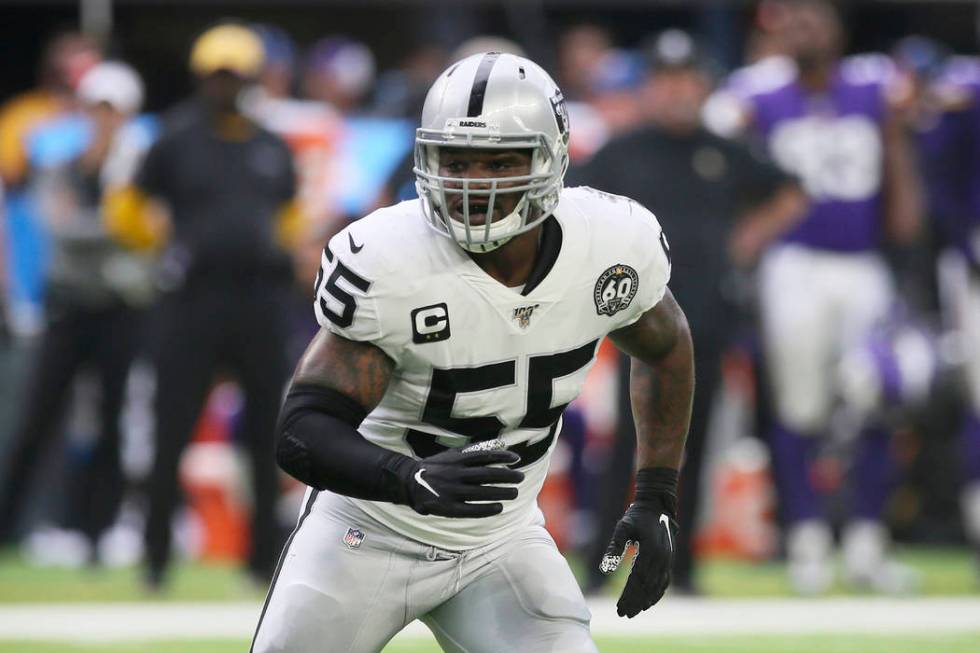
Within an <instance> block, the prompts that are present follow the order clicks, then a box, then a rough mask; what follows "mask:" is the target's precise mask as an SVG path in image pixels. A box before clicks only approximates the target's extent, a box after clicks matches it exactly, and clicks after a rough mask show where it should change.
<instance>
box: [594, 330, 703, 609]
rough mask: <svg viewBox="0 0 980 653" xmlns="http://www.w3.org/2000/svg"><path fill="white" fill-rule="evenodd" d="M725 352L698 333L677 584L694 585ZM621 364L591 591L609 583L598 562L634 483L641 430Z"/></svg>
mask: <svg viewBox="0 0 980 653" xmlns="http://www.w3.org/2000/svg"><path fill="white" fill-rule="evenodd" d="M721 352H722V349H721V344H720V343H718V342H711V341H710V340H708V339H705V338H702V339H698V338H697V337H695V344H694V370H695V372H694V374H695V388H694V405H693V408H692V411H691V429H690V431H689V432H688V435H687V444H686V446H685V448H684V463H683V466H682V468H681V478H680V488H679V495H678V506H677V513H678V514H677V520H678V522H679V526H680V531H679V533H678V536H677V542H675V546H674V569H673V581H672V582H673V584H674V586H676V587H685V588H690V587H691V586H692V583H693V579H692V575H693V569H694V558H693V550H692V535H693V530H694V526H695V522H696V519H697V507H698V502H699V501H700V498H701V497H700V487H701V469H702V463H703V462H704V448H705V443H706V440H707V436H708V425H709V424H708V422H709V420H710V418H711V407H712V403H713V401H714V397H715V394H716V393H717V391H718V388H719V386H720V383H721ZM620 362H621V365H620V388H621V392H620V401H619V403H620V408H619V416H620V417H619V425H618V427H617V429H616V437H615V439H614V441H613V444H612V451H611V452H610V457H609V460H608V462H607V465H606V469H605V470H604V472H603V480H602V487H601V488H600V504H599V514H598V519H597V521H596V524H597V529H596V539H595V540H594V541H593V543H592V546H590V547H589V550H588V554H587V557H588V580H587V589H590V590H592V591H594V590H596V589H597V588H598V587H600V586H601V585H602V584H603V583H604V577H603V576H602V574H601V573H600V572H599V563H600V562H601V561H602V556H603V554H604V553H605V550H606V545H607V544H608V543H609V539H610V538H611V537H612V532H613V528H615V526H616V522H617V521H619V518H620V517H621V516H622V515H623V510H624V509H625V507H626V503H627V501H628V500H629V495H630V488H631V487H632V481H633V464H634V463H633V461H634V459H635V455H636V430H635V428H634V425H633V418H632V411H631V409H630V402H629V358H628V357H626V356H623V357H622V359H621V361H620Z"/></svg>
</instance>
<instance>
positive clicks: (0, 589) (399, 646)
mask: <svg viewBox="0 0 980 653" xmlns="http://www.w3.org/2000/svg"><path fill="white" fill-rule="evenodd" d="M899 557H900V559H901V560H902V561H903V562H905V563H907V564H910V565H912V566H914V567H915V568H916V569H917V570H919V572H920V573H921V574H922V580H923V584H922V594H923V595H925V596H932V597H940V596H941V597H954V596H958V597H971V598H973V597H976V598H980V584H978V581H977V570H976V567H975V564H974V561H973V558H972V556H971V555H970V554H969V553H968V552H966V551H964V550H954V549H913V550H904V551H901V552H900V555H899ZM576 566H577V565H576V564H575V563H574V561H573V567H576ZM702 574H703V575H702V582H703V586H704V589H705V590H706V592H707V593H708V594H709V595H710V596H717V597H723V598H728V599H740V598H745V599H765V598H775V599H781V598H783V597H786V598H787V601H791V600H792V599H790V598H789V596H790V595H789V593H788V591H787V587H786V581H785V576H784V568H783V566H782V565H780V564H778V563H765V564H750V563H744V562H733V561H718V560H716V561H711V562H708V563H706V564H704V565H703V567H702ZM138 579H139V575H138V570H136V569H115V570H91V569H87V570H66V569H55V568H36V567H31V566H29V565H27V564H25V563H24V562H23V561H21V560H20V559H19V558H18V557H17V556H16V555H14V554H12V553H9V552H8V553H6V554H4V555H0V624H2V621H3V610H4V608H5V607H6V606H10V607H16V606H18V605H20V606H24V605H27V606H31V605H36V606H38V607H40V606H41V605H42V604H45V603H51V602H58V603H62V604H64V603H68V604H72V603H78V604H79V605H82V604H94V603H99V604H103V605H105V604H110V605H111V604H112V603H114V602H120V603H125V604H128V605H132V604H134V603H141V604H142V605H154V604H155V605H159V606H161V607H165V606H168V605H172V604H177V603H187V602H205V603H206V604H207V603H208V602H213V603H214V604H215V605H220V604H222V603H225V604H227V603H228V602H245V603H248V602H255V603H256V604H257V602H259V601H261V599H262V597H263V595H264V588H261V587H257V586H255V585H254V584H250V583H249V582H247V581H246V579H245V578H244V577H243V576H242V575H241V574H239V573H238V571H237V569H236V568H235V567H233V566H229V565H215V564H210V565H208V564H185V565H180V566H178V567H177V569H176V570H175V574H174V577H173V582H172V583H171V585H170V587H169V588H168V591H167V592H166V593H164V594H163V595H159V596H153V597H148V596H147V595H145V594H144V593H143V591H142V590H141V588H140V585H139V583H138ZM622 582H623V576H622V575H620V576H619V577H618V578H616V579H614V582H613V584H612V585H611V587H610V589H609V594H610V595H613V594H615V593H616V592H617V590H618V587H619V586H621V583H622ZM833 595H834V596H837V597H848V596H850V597H854V596H856V595H855V594H854V593H853V592H850V591H849V590H848V589H847V588H844V587H840V586H838V587H836V588H835V590H834V592H833ZM666 600H667V601H670V598H669V597H668V598H667V599H666ZM862 600H863V599H862ZM110 609H111V608H110ZM205 609H206V608H205ZM976 623H977V627H976V630H975V631H974V632H965V633H964V632H958V633H955V634H954V633H949V634H943V633H942V631H936V632H923V633H919V632H915V633H910V634H896V633H892V634H889V633H888V632H887V631H884V632H881V633H876V634H843V635H812V634H805V635H804V634H799V635H792V634H782V635H762V634H760V635H751V634H739V635H734V636H732V635H718V634H706V635H684V636H674V635H672V636H645V637H636V636H631V637H627V636H625V635H619V636H616V635H615V630H614V631H609V632H603V633H599V634H598V635H597V637H596V641H597V643H598V646H599V650H600V651H603V653H626V652H629V653H643V652H644V651H651V652H653V651H656V652H657V653H662V652H663V653H708V652H711V653H783V652H785V653H913V652H914V653H978V652H980V602H978V610H977V621H976ZM969 628H970V630H972V625H971V626H969ZM44 632H46V631H44ZM236 632H237V631H236ZM43 636H44V635H43V634H42V637H43ZM32 637H33V635H32ZM178 637H180V635H179V634H175V635H174V637H173V638H171V637H169V636H168V641H145V642H143V641H140V642H133V643H107V642H98V643H93V644H66V643H64V642H58V641H51V642H39V641H17V640H5V639H4V638H3V635H2V630H0V653H55V652H57V653H170V652H175V653H177V652H180V653H205V652H207V653H226V652H228V653H230V652H232V651H236V652H239V653H245V652H246V651H247V650H248V641H247V640H246V639H240V638H239V639H193V640H192V639H186V640H185V639H180V640H178V639H176V638H178ZM385 651H386V652H388V653H422V652H432V653H438V651H439V649H438V647H437V646H436V645H435V643H434V641H433V640H432V639H431V638H429V637H427V636H424V635H423V636H418V635H415V636H405V635H401V636H399V637H398V638H396V640H395V642H393V643H392V644H391V645H389V646H388V647H387V648H386V649H385Z"/></svg>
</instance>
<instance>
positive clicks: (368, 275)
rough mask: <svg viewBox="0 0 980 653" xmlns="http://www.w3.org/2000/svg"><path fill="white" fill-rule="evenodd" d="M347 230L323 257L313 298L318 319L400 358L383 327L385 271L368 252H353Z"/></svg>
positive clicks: (349, 337) (341, 333)
mask: <svg viewBox="0 0 980 653" xmlns="http://www.w3.org/2000/svg"><path fill="white" fill-rule="evenodd" d="M348 233H349V232H348V231H347V230H346V229H345V230H344V231H341V232H340V233H339V234H337V235H336V236H334V237H333V238H332V239H331V240H330V242H329V243H328V244H327V246H326V247H325V248H324V249H323V254H322V255H321V257H320V270H319V272H318V273H317V276H316V282H315V284H314V294H315V297H314V301H313V310H314V312H315V314H316V319H317V322H318V323H319V324H320V326H321V327H323V328H325V329H327V330H329V331H330V332H331V333H335V334H337V335H339V336H341V337H344V338H347V339H348V340H355V341H357V342H368V343H371V344H373V345H376V346H377V347H379V348H380V349H381V350H382V351H384V352H385V353H386V354H388V356H390V357H391V358H392V359H393V360H395V361H397V360H398V359H399V355H400V354H399V349H400V348H399V347H398V346H397V343H395V342H392V341H391V340H392V338H390V337H389V336H390V334H389V333H388V332H387V331H388V330H386V329H385V328H384V327H383V324H384V322H383V319H382V318H383V316H382V312H381V307H382V305H383V304H384V297H385V294H386V293H385V291H384V288H385V283H384V271H383V269H382V266H381V265H379V261H377V260H376V259H373V258H372V257H370V256H368V255H366V254H367V253H366V252H365V253H363V254H360V255H358V254H354V253H352V252H351V247H350V246H349V245H348V239H349V238H350V236H349V235H348Z"/></svg>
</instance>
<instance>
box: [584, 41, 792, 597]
mask: <svg viewBox="0 0 980 653" xmlns="http://www.w3.org/2000/svg"><path fill="white" fill-rule="evenodd" d="M647 55H648V63H649V64H650V71H649V72H650V75H649V80H648V82H647V84H646V89H645V91H644V93H645V102H644V105H645V107H646V111H647V112H648V123H647V124H646V125H644V126H643V127H641V128H639V129H637V130H635V131H633V132H631V133H629V134H626V135H624V136H623V137H621V138H618V139H615V140H613V141H611V142H610V143H609V144H607V145H606V146H605V147H604V148H603V149H601V150H600V151H599V152H598V153H597V154H596V155H595V157H594V158H593V159H592V160H591V161H590V162H589V164H588V165H586V166H585V167H584V169H582V170H581V171H580V178H581V180H582V181H584V183H587V184H589V185H591V186H595V187H597V188H601V189H603V190H606V191H609V192H611V193H616V194H620V195H627V196H629V197H633V198H635V199H636V200H637V201H638V202H640V203H642V204H643V205H644V206H647V207H649V208H650V210H651V211H653V212H654V213H655V214H656V215H657V216H658V217H659V218H660V220H661V222H662V223H663V224H664V229H665V230H666V231H667V233H669V234H670V245H671V258H672V260H673V263H674V265H675V266H676V269H677V271H678V272H682V274H675V275H674V277H673V279H672V281H671V290H672V291H673V293H674V295H675V297H677V301H678V303H680V304H681V305H682V306H684V311H685V313H686V314H687V319H688V323H689V324H690V326H691V334H692V337H693V339H694V343H695V350H694V351H695V356H694V363H695V365H694V367H695V370H696V381H697V389H698V391H697V392H696V393H695V395H694V408H693V411H692V416H691V430H690V432H689V433H688V441H687V448H686V451H685V453H686V458H685V462H684V467H683V470H682V479H681V492H680V495H679V500H680V503H679V506H678V507H679V513H678V515H679V520H678V521H679V522H680V534H679V537H678V546H677V549H676V552H675V556H674V578H673V584H674V587H675V588H676V589H680V590H685V589H686V590H694V589H695V587H694V584H693V580H694V579H693V577H692V568H693V560H692V556H691V531H692V528H693V526H694V525H695V523H696V520H695V514H694V513H695V509H696V507H697V505H698V486H699V485H700V474H701V460H702V458H703V455H702V454H703V450H704V444H705V440H706V436H707V431H708V422H709V418H710V416H711V406H712V403H713V399H714V395H715V391H716V390H717V388H718V386H719V383H720V381H721V369H720V361H721V354H722V351H723V349H724V347H725V345H726V342H727V339H728V337H729V336H730V334H731V324H732V321H731V320H730V319H726V315H725V313H726V310H727V308H728V304H727V302H726V300H725V299H724V297H723V295H722V286H723V282H724V279H725V277H726V275H727V274H728V272H729V269H730V265H729V261H732V262H735V263H738V264H741V265H748V264H750V263H751V262H752V261H753V260H754V258H755V257H756V256H757V255H758V254H759V253H760V251H761V250H762V248H763V246H764V245H765V244H767V243H768V242H769V241H771V240H772V239H774V238H775V237H777V236H778V235H779V234H781V233H782V232H784V231H786V230H787V229H788V228H789V227H790V226H792V225H793V224H794V222H795V220H796V219H798V218H799V217H802V212H803V209H804V198H803V194H802V192H801V191H800V189H799V188H798V187H797V185H796V183H795V182H794V181H793V180H792V179H791V178H790V177H788V176H787V175H785V174H784V173H782V172H780V171H779V169H778V168H776V167H775V166H774V165H772V164H769V163H767V162H765V161H762V160H760V159H758V158H756V157H755V156H753V155H752V154H751V153H750V152H749V151H748V150H747V149H746V148H745V147H744V146H743V145H740V144H738V143H734V142H730V141H726V140H723V139H721V138H720V137H718V136H715V135H713V134H711V133H709V132H708V131H706V130H705V129H704V128H703V127H702V125H701V121H700V118H699V116H700V114H701V107H702V105H703V103H704V100H705V98H706V97H707V94H708V92H709V91H710V89H711V78H710V75H709V71H708V67H707V62H706V59H705V57H704V56H702V55H701V54H700V53H699V51H698V49H697V47H696V44H695V43H694V41H693V39H691V37H690V36H689V35H687V34H686V33H684V32H682V31H680V30H668V31H666V32H664V33H663V34H661V35H659V36H658V37H657V38H656V39H655V40H654V41H653V43H652V44H651V47H650V49H649V51H648V52H647ZM623 414H624V418H623V419H622V420H621V422H622V423H623V424H624V427H626V428H628V427H627V425H628V423H629V422H630V419H629V417H628V415H629V406H628V405H625V406H624V410H623ZM623 435H624V436H625V435H630V436H631V434H623ZM632 450H633V445H632V437H618V438H617V439H616V444H615V445H614V450H613V453H612V455H611V457H610V462H609V465H608V472H607V474H606V477H607V480H606V482H605V483H604V486H605V495H606V498H605V501H606V502H608V503H609V504H610V505H608V506H606V510H605V511H603V513H602V514H603V515H605V516H606V517H608V516H609V515H610V514H612V513H614V512H615V510H613V508H618V507H620V506H622V505H623V503H624V502H625V500H626V494H627V492H628V490H629V479H630V477H631V476H630V473H629V471H630V469H631V465H632ZM608 527H609V526H608V525H600V529H601V531H600V532H603V531H605V530H606V529H607V528H608ZM600 540H601V538H600ZM603 544H604V543H603V542H601V541H597V542H596V546H595V548H594V550H593V552H592V554H591V557H592V558H593V561H594V562H597V561H598V560H599V559H600V558H601V556H602V554H603V548H602V547H601V546H600V545H603ZM594 566H595V565H591V566H590V569H592V568H593V567H594ZM601 583H602V576H600V575H598V574H597V573H595V572H594V571H593V576H592V578H591V579H590V583H589V585H590V586H591V587H590V589H593V590H594V589H596V588H597V586H598V585H600V584H601Z"/></svg>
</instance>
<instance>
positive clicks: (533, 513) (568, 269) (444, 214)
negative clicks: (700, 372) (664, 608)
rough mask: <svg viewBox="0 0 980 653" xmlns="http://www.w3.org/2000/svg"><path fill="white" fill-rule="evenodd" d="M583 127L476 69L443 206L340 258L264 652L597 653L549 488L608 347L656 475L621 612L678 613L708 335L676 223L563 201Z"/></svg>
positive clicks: (292, 399) (454, 89)
mask: <svg viewBox="0 0 980 653" xmlns="http://www.w3.org/2000/svg"><path fill="white" fill-rule="evenodd" d="M568 135H569V132H568V119H567V113H566V111H565V103H564V99H563V97H562V94H561V91H560V90H559V89H558V87H557V86H556V85H555V83H554V82H553V81H552V80H551V78H550V77H549V76H548V74H547V73H545V72H544V71H543V70H542V69H541V68H540V67H539V66H538V65H536V64H535V63H534V62H532V61H530V60H528V59H525V58H523V57H519V56H515V55H511V54H499V53H493V52H489V53H481V54H477V55H474V56H471V57H468V58H466V59H463V60H462V61H459V62H457V63H455V64H453V65H452V66H451V67H450V68H449V69H448V70H446V71H445V72H444V73H443V74H442V75H441V76H440V77H439V78H438V79H437V81H436V82H435V83H434V85H433V86H432V88H431V89H430V91H429V94H428V96H427V99H426V101H425V104H424V108H423V111H422V124H421V127H420V128H419V129H418V131H417V134H416V145H415V148H416V156H415V174H416V177H417V186H418V190H419V195H420V198H419V199H417V200H412V201H407V202H402V203H401V204H397V205H395V206H392V207H388V208H384V209H380V210H378V211H376V212H375V213H373V214H371V215H369V216H367V217H366V218H364V219H362V220H360V221H359V222H355V223H354V224H352V225H351V226H349V227H348V228H346V229H345V230H343V231H342V232H340V233H339V234H337V235H336V236H335V237H334V238H333V239H331V241H330V242H329V244H328V245H327V247H326V249H325V250H324V253H323V262H322V269H321V270H320V274H319V275H318V276H317V279H316V284H315V289H316V299H315V310H316V315H317V318H318V320H319V322H320V324H321V325H322V326H323V328H322V330H321V331H320V332H319V333H318V335H317V336H316V337H315V338H314V339H313V341H312V342H311V344H310V346H309V349H308V350H307V351H306V353H305V354H304V356H303V358H302V360H301V361H300V363H299V365H298V367H297V370H296V373H295V376H294V377H293V380H292V385H291V388H290V390H289V392H288V395H287V397H286V400H285V404H284V406H283V409H282V414H281V419H280V423H279V433H278V437H279V440H278V448H277V457H278V460H279V463H280V465H281V466H282V467H283V468H284V469H285V470H286V471H288V472H289V473H290V474H292V475H293V476H295V477H296V478H298V479H300V480H301V481H303V482H304V483H306V484H307V485H309V486H310V489H309V490H308V492H307V496H306V500H305V503H304V506H303V508H302V512H301V515H300V517H299V520H298V524H297V527H296V530H295V531H294V533H293V535H292V537H291V538H290V540H289V542H288V544H287V545H286V547H285V549H284V551H283V555H282V559H281V563H280V565H279V569H278V571H277V573H276V577H275V580H274V581H273V583H272V587H271V589H270V591H269V596H268V598H267V600H266V605H265V606H264V608H263V610H262V616H261V617H260V620H259V625H258V627H257V632H256V636H255V639H254V642H253V647H252V651H253V653H268V652H270V651H290V652H291V653H296V652H301V651H321V652H322V651H378V650H380V649H381V648H382V647H384V645H385V643H386V642H388V640H389V639H390V638H391V637H392V636H394V635H395V633H397V632H398V631H399V630H401V629H402V628H403V627H404V626H405V625H406V624H408V623H409V622H411V621H413V620H415V619H421V620H422V621H423V622H424V623H425V624H426V625H427V626H428V627H429V628H430V629H431V630H432V631H433V633H434V634H435V637H436V639H437V640H438V641H439V643H440V645H441V646H442V648H443V649H444V650H445V651H454V652H462V651H468V652H469V653H477V652H486V653H501V652H504V651H514V652H518V651H520V652H521V653H529V652H535V651H563V652H565V653H575V652H592V651H596V647H595V644H594V643H593V642H592V638H591V635H590V631H589V620H590V617H591V615H590V613H589V610H588V608H587V607H586V604H585V601H584V599H583V596H582V593H581V591H580V590H579V588H578V586H577V584H576V582H575V579H574V577H573V576H572V573H571V571H570V570H569V568H568V566H567V564H566V563H565V561H564V559H563V558H562V556H561V555H560V554H559V552H558V550H557V548H556V547H555V544H554V542H553V540H552V539H551V537H550V536H549V535H548V532H547V531H546V530H545V529H544V527H543V518H542V515H541V512H540V510H539V509H538V507H537V505H536V496H537V494H538V492H539V490H540V489H541V486H542V483H543V482H544V479H545V475H546V473H547V470H548V463H549V459H550V456H551V453H552V451H553V450H554V445H555V439H556V437H557V436H558V434H559V432H560V431H561V415H562V411H563V410H564V408H565V407H566V406H567V405H568V403H569V402H570V401H572V399H574V398H575V397H576V396H577V395H578V393H579V391H580V390H581V388H582V385H583V383H584V381H585V377H586V374H587V373H588V370H589V368H590V367H591V366H592V364H593V362H594V361H595V354H596V348H597V347H598V345H599V342H600V341H601V340H602V338H604V337H605V336H607V335H608V336H610V338H611V339H612V340H613V342H614V343H615V344H616V345H617V346H618V347H619V348H620V349H622V350H623V351H625V352H627V353H628V354H629V355H630V356H631V357H632V365H633V371H632V377H631V383H630V385H631V388H630V390H631V396H632V399H633V410H634V417H635V420H636V427H637V434H638V441H639V444H638V455H637V458H638V460H639V465H638V466H639V471H638V473H637V475H636V499H635V501H634V503H633V504H632V505H631V506H630V507H629V509H628V510H627V512H626V514H625V515H624V516H623V518H622V519H621V520H620V521H619V523H618V524H617V526H616V529H615V532H614V533H613V537H612V541H611V543H610V546H609V550H608V556H607V557H606V559H605V560H604V561H603V565H604V567H605V569H606V570H607V571H611V570H613V569H615V568H616V567H617V565H618V564H619V562H620V560H621V559H622V557H623V555H624V549H625V548H626V546H627V543H634V544H636V546H637V551H638V552H637V554H636V557H635V558H634V560H633V566H632V570H631V572H630V575H629V578H628V580H627V583H626V587H625V589H624V591H623V594H622V597H621V598H620V600H619V603H618V613H619V614H620V615H623V616H627V617H634V616H636V615H637V614H639V613H640V612H642V611H643V610H646V609H647V608H649V607H650V606H652V605H653V604H655V603H656V602H657V601H658V600H660V598H661V596H662V595H663V593H664V591H665V589H666V587H667V584H668V582H669V569H670V562H671V556H672V551H673V539H674V537H675V533H676V523H675V520H674V514H675V504H676V487H677V475H678V468H679V465H680V461H681V455H682V452H683V447H684V440H685V437H686V433H687V428H688V422H689V420H690V406H691V397H692V393H693V369H692V367H693V366H692V345H691V339H690V334H689V331H688V327H687V323H686V320H685V318H684V315H683V313H682V312H681V309H680V308H679V307H678V306H677V303H676V302H675V301H674V299H673V297H672V295H671V293H670V291H669V290H668V289H667V280H668V278H669V275H670V257H669V249H668V245H667V240H666V238H665V237H664V234H663V232H662V230H661V228H660V225H659V224H658V223H657V220H656V218H655V217H654V216H653V215H652V214H651V213H650V212H648V211H647V210H646V209H644V208H643V207H642V206H640V205H638V204H636V203H635V202H633V201H632V200H630V199H628V198H625V197H618V196H613V195H608V194H605V193H602V192H599V191H595V190H592V189H590V188H584V187H583V188H570V189H566V188H563V177H564V174H565V170H566V167H567V163H568V153H567V146H568Z"/></svg>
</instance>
